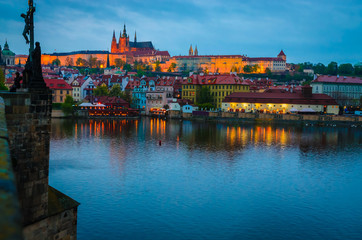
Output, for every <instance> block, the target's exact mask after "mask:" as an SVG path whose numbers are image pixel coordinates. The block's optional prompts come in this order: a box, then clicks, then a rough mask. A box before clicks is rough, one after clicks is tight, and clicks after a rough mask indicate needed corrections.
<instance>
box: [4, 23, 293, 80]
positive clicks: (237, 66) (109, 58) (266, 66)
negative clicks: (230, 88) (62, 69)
mask: <svg viewBox="0 0 362 240" xmlns="http://www.w3.org/2000/svg"><path fill="white" fill-rule="evenodd" d="M4 50H5V49H4ZM3 57H4V54H3ZM26 59H27V56H26V55H17V56H16V59H15V62H19V63H21V64H24V63H25V61H26ZM56 59H58V60H59V61H60V65H62V66H68V65H71V66H87V65H84V64H83V63H80V64H79V61H77V60H79V59H83V60H85V61H84V62H89V61H90V59H97V62H99V64H98V65H97V66H98V67H100V68H106V67H110V66H115V65H116V62H119V59H120V60H122V61H123V62H125V63H128V64H133V63H134V62H135V61H137V62H142V63H144V64H148V65H153V67H154V65H155V64H156V62H157V61H158V62H159V63H160V64H159V66H160V68H161V71H162V72H167V71H170V69H173V70H172V71H174V72H188V71H192V72H201V71H203V72H207V73H208V72H210V73H230V72H235V73H243V72H246V73H247V71H245V69H244V67H246V66H248V67H249V68H246V69H250V68H251V67H254V68H253V70H252V72H253V73H265V72H267V71H271V72H284V71H285V70H286V55H285V53H284V52H283V50H281V51H280V53H279V54H278V55H277V56H276V57H248V56H246V55H199V50H198V48H197V46H196V45H195V48H193V46H192V45H191V46H190V48H189V51H188V54H187V55H183V56H173V57H171V56H170V54H169V52H168V51H158V50H156V49H155V48H154V46H153V44H152V42H151V41H145V42H138V41H137V35H136V32H135V35H134V41H133V42H132V41H130V35H129V34H127V30H126V25H124V26H123V31H121V32H120V35H119V38H118V40H117V38H116V33H115V31H113V36H112V41H111V51H88V50H86V51H74V52H66V53H52V54H44V55H43V57H42V64H44V65H48V64H52V62H53V61H54V60H56ZM12 62H13V64H14V61H12ZM77 62H78V63H77ZM249 72H250V70H249Z"/></svg>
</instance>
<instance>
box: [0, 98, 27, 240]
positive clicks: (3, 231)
mask: <svg viewBox="0 0 362 240" xmlns="http://www.w3.org/2000/svg"><path fill="white" fill-rule="evenodd" d="M0 239H11V240H13V239H23V238H22V226H21V215H20V207H19V202H18V196H17V191H16V184H15V177H14V173H13V169H12V164H11V158H10V150H9V138H8V130H7V126H6V118H5V103H4V100H3V98H2V97H0Z"/></svg>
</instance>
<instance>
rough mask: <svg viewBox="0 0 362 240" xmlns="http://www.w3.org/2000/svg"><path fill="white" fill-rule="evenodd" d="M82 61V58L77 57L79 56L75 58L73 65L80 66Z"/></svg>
mask: <svg viewBox="0 0 362 240" xmlns="http://www.w3.org/2000/svg"><path fill="white" fill-rule="evenodd" d="M82 62H83V59H82V58H80V57H79V58H77V61H76V62H75V65H77V66H81V65H82Z"/></svg>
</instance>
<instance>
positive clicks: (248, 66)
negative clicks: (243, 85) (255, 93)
mask: <svg viewBox="0 0 362 240" xmlns="http://www.w3.org/2000/svg"><path fill="white" fill-rule="evenodd" d="M243 70H244V73H251V72H252V71H253V68H252V66H250V65H245V66H244V67H243Z"/></svg>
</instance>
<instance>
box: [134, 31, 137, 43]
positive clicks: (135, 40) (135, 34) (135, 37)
mask: <svg viewBox="0 0 362 240" xmlns="http://www.w3.org/2000/svg"><path fill="white" fill-rule="evenodd" d="M136 42H137V33H136V31H134V43H136Z"/></svg>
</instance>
